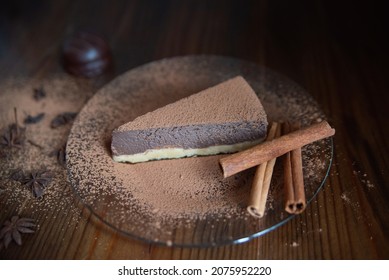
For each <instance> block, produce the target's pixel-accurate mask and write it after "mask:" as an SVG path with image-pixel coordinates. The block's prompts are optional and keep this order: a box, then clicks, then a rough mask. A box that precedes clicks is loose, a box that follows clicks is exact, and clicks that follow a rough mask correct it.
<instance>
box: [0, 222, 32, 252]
mask: <svg viewBox="0 0 389 280" xmlns="http://www.w3.org/2000/svg"><path fill="white" fill-rule="evenodd" d="M33 227H35V223H34V219H30V218H20V217H19V216H13V217H12V218H11V219H10V220H7V221H5V222H4V224H3V227H2V228H1V230H0V240H2V242H3V245H4V247H5V248H8V246H9V244H10V243H11V242H12V241H14V242H15V243H16V244H18V245H19V246H21V245H22V235H21V234H22V233H34V230H32V229H31V228H33Z"/></svg>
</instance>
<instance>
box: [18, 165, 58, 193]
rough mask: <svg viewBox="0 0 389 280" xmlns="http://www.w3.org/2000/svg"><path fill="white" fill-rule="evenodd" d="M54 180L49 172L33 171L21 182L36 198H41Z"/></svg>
mask: <svg viewBox="0 0 389 280" xmlns="http://www.w3.org/2000/svg"><path fill="white" fill-rule="evenodd" d="M52 179H53V177H52V176H51V173H50V172H49V171H45V170H44V171H32V172H31V173H29V174H27V175H24V176H23V178H21V179H20V182H21V183H22V184H23V185H25V186H26V187H28V188H30V189H31V192H32V194H33V196H34V197H36V198H41V197H42V196H43V194H44V192H45V189H46V187H47V186H48V185H49V184H50V182H51V180H52Z"/></svg>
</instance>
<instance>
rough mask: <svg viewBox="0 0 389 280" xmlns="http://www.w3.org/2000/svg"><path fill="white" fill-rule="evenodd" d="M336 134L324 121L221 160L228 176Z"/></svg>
mask: <svg viewBox="0 0 389 280" xmlns="http://www.w3.org/2000/svg"><path fill="white" fill-rule="evenodd" d="M334 134H335V129H333V128H331V126H330V125H329V124H328V122H326V121H323V122H320V123H317V124H313V125H310V126H308V127H305V128H302V129H299V130H297V131H294V132H291V133H289V134H287V135H283V136H281V137H279V138H276V139H274V140H271V141H265V142H263V143H261V144H259V145H256V146H254V147H252V148H250V149H247V150H244V151H242V152H239V153H236V154H233V155H230V156H227V157H224V158H222V159H220V161H219V162H220V165H221V167H222V170H223V175H224V177H225V178H226V177H229V176H231V175H234V174H236V173H238V172H241V171H243V170H246V169H248V168H251V167H254V166H257V165H260V164H262V163H264V162H266V161H269V160H271V159H273V158H276V157H279V156H281V155H283V154H285V153H287V152H290V151H292V150H295V149H297V148H301V147H303V146H305V145H307V144H309V143H312V142H315V141H318V140H320V139H323V138H327V137H330V136H333V135H334Z"/></svg>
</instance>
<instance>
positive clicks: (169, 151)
mask: <svg viewBox="0 0 389 280" xmlns="http://www.w3.org/2000/svg"><path fill="white" fill-rule="evenodd" d="M266 131H267V117H266V113H265V111H264V109H263V106H262V104H261V102H260V101H259V99H258V97H257V95H256V94H255V92H254V91H253V89H252V88H251V87H250V85H249V84H248V83H247V82H246V81H245V80H244V79H243V78H242V77H240V76H238V77H235V78H232V79H230V80H227V81H225V82H223V83H221V84H218V85H216V86H213V87H210V88H208V89H206V90H203V91H201V92H199V93H196V94H193V95H191V96H189V97H186V98H183V99H181V100H178V101H176V102H174V103H171V104H169V105H166V106H164V107H161V108H159V109H157V110H155V111H152V112H149V113H147V114H145V115H142V116H139V117H137V118H136V119H134V120H133V121H131V122H128V123H126V124H124V125H122V126H120V127H118V128H117V129H115V130H114V131H113V133H112V144H111V149H112V155H113V159H114V160H115V161H117V162H131V163H137V162H144V161H149V160H158V159H172V158H181V157H191V156H199V155H201V156H204V155H215V154H220V153H231V152H237V151H240V150H243V149H245V148H248V147H251V146H253V145H256V144H258V143H259V142H261V141H263V139H264V138H265V137H266Z"/></svg>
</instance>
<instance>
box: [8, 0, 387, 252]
mask: <svg viewBox="0 0 389 280" xmlns="http://www.w3.org/2000/svg"><path fill="white" fill-rule="evenodd" d="M347 2H349V1H346V2H344V1H338V3H337V4H336V5H335V4H330V3H328V2H327V1H280V0H276V1H245V0H239V1H178V0H177V1H157V0H155V1H151V0H142V1H140V0H137V1H92V0H90V1H2V5H1V8H0V95H5V94H7V92H8V91H9V90H10V88H13V86H12V85H14V84H17V85H18V86H19V88H22V89H23V90H24V91H28V89H29V90H30V91H31V92H32V89H33V88H34V87H37V85H42V84H43V85H47V84H48V85H49V84H50V81H52V80H53V79H57V78H58V77H62V78H60V80H61V81H62V84H61V85H62V86H64V87H66V86H67V84H69V86H70V84H71V86H72V88H73V89H74V90H76V91H79V92H80V101H79V103H77V104H78V105H77V106H75V107H74V110H79V109H80V108H81V107H82V105H83V104H84V102H85V101H86V100H87V99H88V98H89V97H90V96H92V94H93V93H94V92H96V91H97V90H98V89H99V88H100V87H102V86H103V85H104V84H105V83H107V82H109V81H110V80H112V79H113V78H115V77H116V76H117V75H119V74H121V73H124V72H125V71H127V70H129V69H131V68H134V67H136V66H139V65H142V64H144V63H146V62H150V61H153V60H157V59H161V58H165V57H172V56H178V55H188V54H217V55H225V56H231V57H236V58H240V59H244V60H248V61H252V62H254V63H257V64H258V65H264V66H266V67H268V68H270V69H273V70H276V71H278V72H279V73H282V74H284V75H286V76H288V77H290V78H291V79H293V80H294V81H296V82H297V83H299V84H300V85H301V86H302V87H304V88H305V89H306V90H307V91H308V92H309V93H310V94H311V95H312V96H313V97H314V98H315V99H316V100H317V102H318V103H319V104H320V105H321V106H322V108H323V110H324V112H325V114H326V115H327V116H328V119H329V121H330V123H331V124H332V125H333V126H334V127H335V128H336V136H335V138H334V143H335V151H334V161H333V166H332V169H331V173H330V176H329V177H328V179H327V181H326V184H325V186H324V188H323V190H322V191H320V193H319V194H318V195H317V197H316V198H315V199H314V200H313V202H312V203H311V204H309V206H308V208H307V209H306V211H305V212H304V213H303V214H301V215H299V216H297V217H295V218H294V219H292V220H291V221H290V222H288V223H287V224H285V225H284V226H281V227H279V228H278V229H276V230H274V231H272V232H270V233H268V234H266V235H264V236H262V237H259V238H256V239H255V240H252V241H250V242H248V243H244V244H241V245H230V246H221V247H214V248H204V249H199V248H174V247H173V248H171V247H164V246H156V245H150V244H146V243H143V242H141V241H137V240H133V239H131V238H128V237H126V236H122V235H121V234H119V233H117V232H115V231H113V230H111V229H110V228H108V227H107V226H105V225H104V224H102V223H101V222H99V221H98V220H96V219H95V218H94V217H93V215H91V214H90V213H89V211H88V210H87V209H85V208H83V206H82V204H81V203H80V202H79V201H78V199H77V198H76V197H75V196H74V194H73V192H71V191H70V187H69V186H68V184H67V183H66V173H64V172H62V173H61V175H60V176H63V177H64V181H65V183H64V186H62V189H61V191H58V194H60V195H58V196H57V197H53V195H52V197H51V198H50V199H51V201H50V205H51V207H48V206H47V204H48V203H47V201H46V204H45V200H44V199H45V198H44V199H43V200H42V201H41V202H35V201H30V200H32V198H30V199H27V200H25V201H23V203H24V204H23V205H20V204H21V202H20V200H19V199H13V198H14V197H15V196H16V195H15V194H13V192H15V191H16V188H17V187H19V188H20V186H16V185H15V186H14V187H13V185H12V184H11V183H10V182H9V179H8V178H5V175H4V174H9V172H7V170H2V171H1V174H2V178H0V179H1V181H0V188H1V190H2V192H1V193H0V223H1V224H2V223H3V222H4V221H5V220H7V219H9V218H10V217H11V216H13V215H20V216H26V217H31V218H34V219H35V220H36V223H37V225H38V227H37V230H36V232H35V233H34V234H25V235H23V245H22V246H18V245H16V244H15V243H12V244H10V246H9V247H8V248H7V249H5V248H4V247H1V249H0V259H387V258H389V211H388V210H389V208H388V205H389V176H388V169H389V162H388V154H389V149H388V147H389V142H388V139H389V137H388V124H389V118H388V116H389V114H388V105H389V98H388V92H389V70H388V69H389V67H388V65H389V56H388V50H389V46H388V40H387V39H388V29H387V26H389V24H388V22H387V16H386V14H385V9H383V7H380V6H379V5H378V4H373V3H371V2H369V1H367V2H366V1H365V2H366V3H364V5H362V4H357V3H356V2H351V1H350V3H347ZM85 29H88V30H94V31H97V32H99V33H101V34H103V35H105V37H106V38H107V40H108V42H109V44H110V46H111V48H112V53H113V56H114V60H115V65H114V70H113V71H111V72H110V73H108V74H106V75H103V76H101V77H98V78H93V79H82V78H76V77H73V76H70V75H68V74H66V73H65V72H64V70H63V68H62V66H61V63H60V52H59V50H60V47H61V44H62V42H63V40H64V39H65V38H66V37H67V36H69V35H71V34H73V33H74V32H76V31H77V30H85ZM54 77H55V78H54ZM15 98H17V97H15ZM1 106H2V108H4V106H5V105H4V104H2V105H1ZM0 114H1V115H2V116H3V115H5V114H8V115H9V114H12V108H9V112H4V111H3V112H1V113H0ZM2 119H4V118H3V117H2ZM7 124H8V123H6V122H5V121H2V122H1V127H5V126H6V125H7ZM67 129H70V127H69V128H67ZM66 132H68V131H66V129H65V131H64V133H66ZM59 172H60V171H59ZM58 176H59V175H58ZM39 203H41V204H39ZM42 205H43V206H42ZM53 205H54V206H53ZM56 205H58V207H56Z"/></svg>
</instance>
